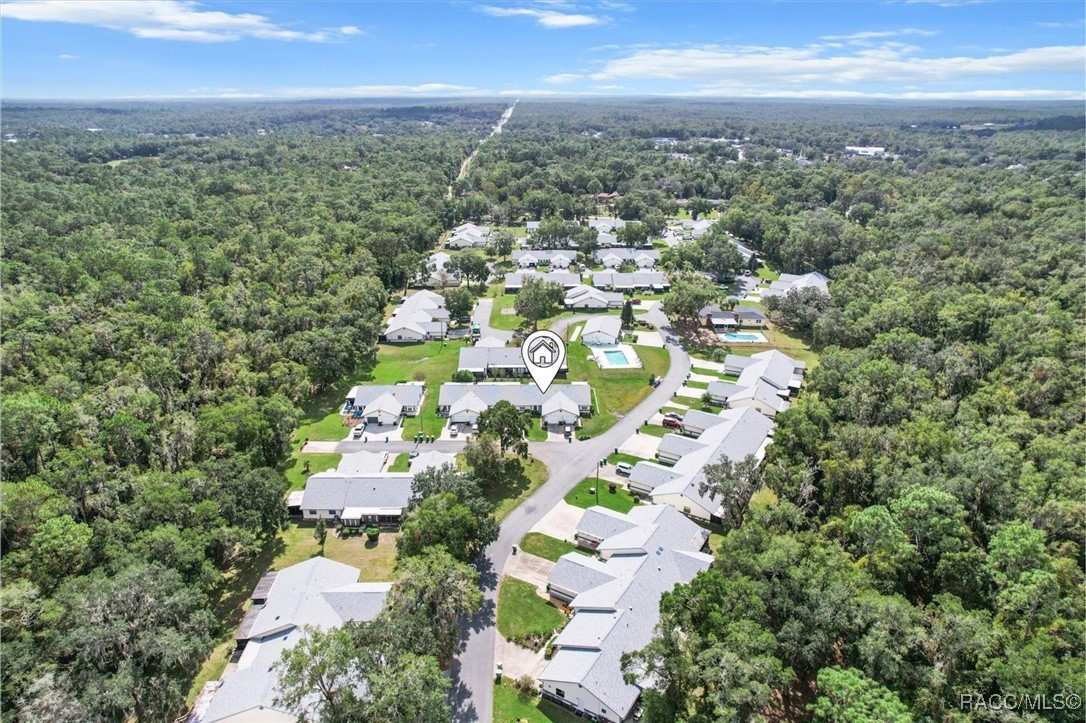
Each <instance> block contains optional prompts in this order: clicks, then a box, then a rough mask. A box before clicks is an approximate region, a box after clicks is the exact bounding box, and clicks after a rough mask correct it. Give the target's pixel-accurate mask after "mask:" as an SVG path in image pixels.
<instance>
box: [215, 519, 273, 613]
mask: <svg viewBox="0 0 1086 723" xmlns="http://www.w3.org/2000/svg"><path fill="white" fill-rule="evenodd" d="M284 549H286V546H285V545H284V544H283V540H282V539H281V538H279V537H278V536H276V537H274V538H272V539H269V540H267V541H266V542H265V543H264V546H263V547H262V548H261V549H260V552H258V553H257V554H256V556H255V557H252V558H250V559H247V560H245V561H243V562H241V563H239V564H238V565H236V566H235V567H234V569H232V570H231V571H230V572H229V573H228V574H227V575H225V576H224V577H223V579H222V581H221V582H219V584H218V585H216V586H215V587H214V588H212V590H211V593H210V595H209V597H211V599H213V600H217V601H218V602H216V603H215V604H214V605H212V607H211V610H212V613H213V614H214V615H215V619H216V620H217V621H218V624H219V626H220V627H221V630H222V632H223V633H225V632H227V631H229V630H233V629H234V628H236V627H237V626H238V625H239V624H240V623H241V618H242V617H243V616H244V615H245V610H244V606H245V603H246V601H248V600H249V596H250V595H252V593H253V590H254V589H255V588H256V584H257V583H258V582H260V578H261V577H263V575H264V573H265V572H266V571H267V570H268V569H269V568H270V567H271V564H272V562H273V561H274V560H275V558H276V557H278V556H279V555H280V554H281V553H282V552H283V550H284Z"/></svg>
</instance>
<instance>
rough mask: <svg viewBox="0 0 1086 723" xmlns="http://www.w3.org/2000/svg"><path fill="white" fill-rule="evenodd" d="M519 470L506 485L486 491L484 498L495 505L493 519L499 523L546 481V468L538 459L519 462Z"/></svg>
mask: <svg viewBox="0 0 1086 723" xmlns="http://www.w3.org/2000/svg"><path fill="white" fill-rule="evenodd" d="M520 463H521V470H520V473H519V474H518V475H516V476H515V477H514V478H513V479H512V480H511V481H510V482H509V483H508V484H505V485H503V486H501V487H499V488H497V489H493V490H488V491H487V493H486V498H487V499H488V500H490V501H491V502H493V503H494V504H495V508H494V517H496V518H497V520H498V522H501V521H502V520H504V519H505V518H506V517H508V516H509V513H510V512H512V511H513V510H515V509H516V508H517V505H519V504H520V503H521V502H523V501H524V500H526V499H528V497H530V496H531V494H532V493H533V492H535V491H536V490H537V489H539V488H540V487H541V486H542V485H543V483H544V482H546V481H547V466H546V465H545V464H543V463H542V462H540V461H539V460H538V459H533V458H531V457H529V458H528V459H527V460H520Z"/></svg>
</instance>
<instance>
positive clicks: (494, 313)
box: [490, 283, 524, 331]
mask: <svg viewBox="0 0 1086 723" xmlns="http://www.w3.org/2000/svg"><path fill="white" fill-rule="evenodd" d="M504 287H505V284H504V283H502V284H495V285H494V286H491V289H496V291H497V292H498V293H497V294H496V295H495V297H494V306H492V307H491V308H490V325H491V326H492V327H494V328H495V329H505V330H506V331H513V330H515V329H519V328H520V326H521V324H523V323H524V319H522V318H521V317H519V316H517V315H516V314H503V313H502V309H512V308H513V304H514V303H516V300H517V295H516V294H503V293H500V292H501V290H502V289H503V288H504Z"/></svg>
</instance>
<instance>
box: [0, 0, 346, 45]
mask: <svg viewBox="0 0 1086 723" xmlns="http://www.w3.org/2000/svg"><path fill="white" fill-rule="evenodd" d="M0 17H3V18H4V19H9V20H25V21H32V22H55V23H73V24H77V25H94V26H96V27H101V28H109V29H110V30H119V31H122V32H126V33H131V34H132V35H135V36H136V37H139V38H148V39H156V40H183V41H188V42H194V43H221V42H227V41H231V40H240V39H241V38H260V39H262V40H288V41H289V40H299V41H306V42H312V43H325V42H331V41H334V40H338V39H341V38H343V37H346V36H350V35H358V34H359V33H361V30H359V29H358V28H356V27H354V26H353V25H348V26H344V27H342V28H338V29H335V30H318V31H313V32H303V31H299V30H290V29H288V28H285V27H283V26H281V25H278V24H276V23H274V22H272V21H271V20H269V19H268V18H266V17H265V16H263V15H256V14H253V13H227V12H222V11H219V10H202V9H201V5H200V3H197V2H193V1H192V0H140V1H139V2H125V1H124V0H54V1H53V2H31V1H30V0H10V1H9V2H5V3H4V4H3V5H0Z"/></svg>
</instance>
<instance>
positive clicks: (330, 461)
mask: <svg viewBox="0 0 1086 723" xmlns="http://www.w3.org/2000/svg"><path fill="white" fill-rule="evenodd" d="M341 459H343V455H342V454H324V453H321V452H295V453H294V454H292V455H290V458H289V459H288V460H287V462H286V465H285V467H284V469H283V473H284V474H285V475H286V477H287V481H288V482H290V489H291V491H294V490H300V489H302V488H303V487H305V481H306V480H307V479H308V478H309V475H310V474H316V473H317V472H326V471H328V470H330V469H335V468H336V467H338V466H339V461H340V460H341ZM306 462H309V473H308V474H306V472H305V463H306Z"/></svg>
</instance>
